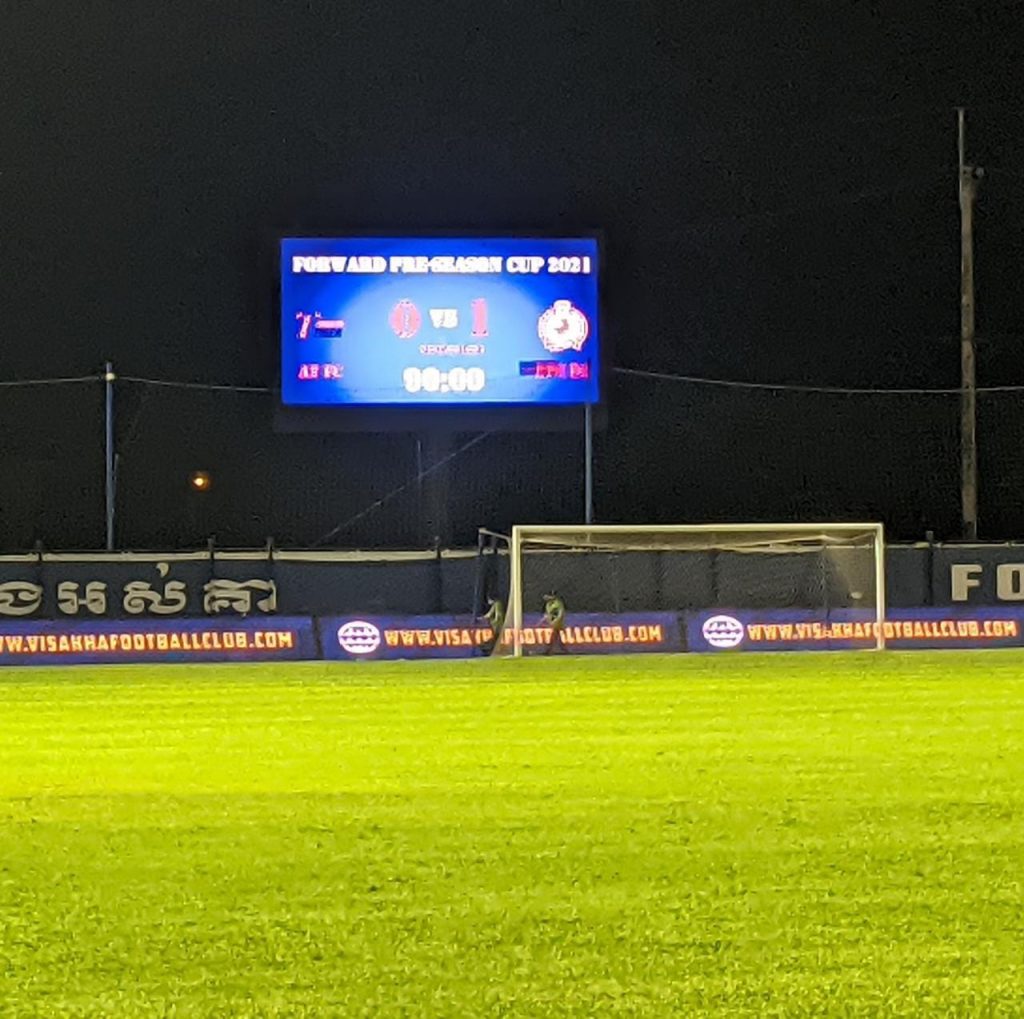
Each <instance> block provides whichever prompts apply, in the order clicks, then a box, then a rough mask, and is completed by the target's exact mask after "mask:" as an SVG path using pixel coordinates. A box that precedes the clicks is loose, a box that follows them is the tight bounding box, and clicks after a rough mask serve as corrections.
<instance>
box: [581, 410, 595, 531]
mask: <svg viewBox="0 0 1024 1019" xmlns="http://www.w3.org/2000/svg"><path fill="white" fill-rule="evenodd" d="M583 502H584V505H583V522H584V523H585V524H592V523H593V522H594V414H593V408H592V406H591V404H589V403H587V404H584V407H583Z"/></svg>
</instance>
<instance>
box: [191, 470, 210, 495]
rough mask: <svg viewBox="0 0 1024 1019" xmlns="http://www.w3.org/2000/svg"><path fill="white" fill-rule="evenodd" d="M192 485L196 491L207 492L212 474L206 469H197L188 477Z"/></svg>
mask: <svg viewBox="0 0 1024 1019" xmlns="http://www.w3.org/2000/svg"><path fill="white" fill-rule="evenodd" d="M188 483H189V485H190V487H191V488H192V489H193V490H194V491H196V492H205V491H207V489H209V487H210V475H209V474H207V473H206V471H196V472H195V473H194V474H192V476H191V477H190V478H189V479H188Z"/></svg>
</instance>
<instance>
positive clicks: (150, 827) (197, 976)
mask: <svg viewBox="0 0 1024 1019" xmlns="http://www.w3.org/2000/svg"><path fill="white" fill-rule="evenodd" d="M1022 1014H1024V656H1021V655H1019V654H1017V653H1013V652H1006V653H999V652H996V653H985V654H961V653H954V652H946V653H942V654H935V655H931V654H924V653H917V654H907V655H896V654H884V655H872V654H850V655H846V656H843V655H831V656H830V655H821V656H818V655H803V656H801V655H775V656H744V655H736V656H724V657H712V656H708V657H699V656H680V657H657V658H653V657H650V658H648V657H634V658H619V659H604V660H602V659H593V658H591V659H589V660H580V659H565V660H561V661H532V662H508V661H505V662H501V661H477V662H460V663H441V662H430V663H424V664H409V663H400V664H395V665H389V664H383V663H380V664H367V663H362V664H357V665H349V666H346V665H338V666H325V665H319V664H311V665H295V666H285V667H282V666H266V667H264V666H230V667H225V666H218V667H214V666H191V667H166V668H117V669H92V668H81V669H67V670H60V671H49V670H35V671H32V670H24V671H13V670H9V671H4V672H2V673H0V1015H2V1016H8V1015H10V1016H13V1017H19V1019H20V1017H34V1016H61V1017H63V1016H94V1015H96V1016H101V1015H102V1016H108V1015H109V1016H130V1017H149V1016H179V1017H181V1016H202V1017H208V1016H232V1017H234V1016H346V1017H347V1016H374V1017H380V1016H503V1015H509V1016H511V1015H515V1016H549V1015H550V1016H577V1015H578V1016H676V1015H682V1016H691V1015H692V1016H698V1015H716V1016H717V1015H720V1016H802V1015H806V1016H823V1015H836V1016H857V1015H864V1016H869V1015H870V1016H886V1015H906V1016H921V1015H935V1016H956V1015H963V1016H1002V1015H1005V1016H1020V1015H1022Z"/></svg>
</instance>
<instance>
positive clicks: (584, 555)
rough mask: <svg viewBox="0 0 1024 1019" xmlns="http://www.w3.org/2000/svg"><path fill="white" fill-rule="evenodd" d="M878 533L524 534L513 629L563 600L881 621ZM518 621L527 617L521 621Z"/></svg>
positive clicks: (607, 608) (608, 608) (616, 609)
mask: <svg viewBox="0 0 1024 1019" xmlns="http://www.w3.org/2000/svg"><path fill="white" fill-rule="evenodd" d="M881 542H882V538H881V528H880V527H878V526H877V525H870V524H867V525H863V526H857V527H851V526H849V525H846V526H843V527H839V528H836V527H827V526H822V527H816V528H813V529H808V528H807V527H800V529H792V528H787V527H785V526H777V527H776V526H767V525H766V526H764V527H763V528H759V529H752V528H750V527H748V526H744V527H743V528H742V529H740V528H735V529H732V528H729V527H727V526H723V527H720V528H714V529H708V528H686V527H676V528H672V527H666V528H664V529H655V528H642V529H636V528H634V529H630V528H628V527H608V526H604V527H590V528H587V527H580V528H578V529H568V528H564V527H560V528H544V527H531V528H516V529H515V530H514V532H513V537H512V541H511V544H510V549H509V554H510V557H511V558H512V559H514V560H516V562H515V563H513V562H510V591H509V620H510V622H511V621H512V620H513V619H515V618H519V619H520V621H521V620H522V619H523V618H524V617H528V616H530V615H531V614H535V613H536V612H538V611H540V610H541V609H542V608H543V604H544V599H545V596H546V595H548V594H550V593H552V592H554V593H557V594H558V596H559V597H560V598H561V599H562V600H563V601H564V603H565V605H566V609H567V612H568V613H570V614H571V613H573V612H587V613H623V612H655V611H657V612H686V611H728V610H734V611H742V610H798V611H804V612H812V613H813V614H814V615H815V617H820V618H822V619H825V618H828V617H829V615H830V613H832V612H833V611H834V610H837V609H863V610H871V615H872V617H874V618H879V619H880V618H881V617H882V615H883V610H884V604H883V603H884V578H883V577H880V576H879V562H880V556H879V552H880V549H881ZM517 613H518V617H517Z"/></svg>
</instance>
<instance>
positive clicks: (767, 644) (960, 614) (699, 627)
mask: <svg viewBox="0 0 1024 1019" xmlns="http://www.w3.org/2000/svg"><path fill="white" fill-rule="evenodd" d="M877 627H878V624H877V623H876V622H875V618H874V613H873V611H872V610H870V609H836V610H834V611H833V612H830V613H821V612H808V611H796V610H765V611H756V612H755V611H727V610H726V611H722V610H719V611H716V612H688V613H686V640H687V647H688V649H689V650H690V651H843V650H852V649H855V648H871V647H874V646H875V644H876V642H877ZM883 633H884V635H885V646H886V647H888V648H891V649H893V650H909V649H914V648H987V647H1021V646H1024V609H1019V608H999V607H985V608H971V609H952V608H918V609H899V610H898V611H895V612H894V613H892V614H891V615H890V618H889V619H887V620H886V621H885V623H884V624H883Z"/></svg>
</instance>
